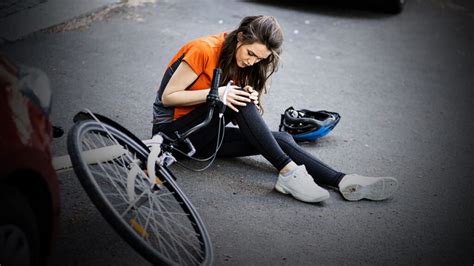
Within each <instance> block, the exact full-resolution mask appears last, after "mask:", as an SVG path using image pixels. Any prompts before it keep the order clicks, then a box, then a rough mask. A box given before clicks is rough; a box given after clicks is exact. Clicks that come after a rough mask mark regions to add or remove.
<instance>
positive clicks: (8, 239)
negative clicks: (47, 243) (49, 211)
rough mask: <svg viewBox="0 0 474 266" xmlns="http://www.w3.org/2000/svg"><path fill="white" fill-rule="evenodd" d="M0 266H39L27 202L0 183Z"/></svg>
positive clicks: (35, 230) (32, 218)
mask: <svg viewBox="0 0 474 266" xmlns="http://www.w3.org/2000/svg"><path fill="white" fill-rule="evenodd" d="M0 210H1V211H0V265H2V266H8V265H39V264H40V260H39V259H40V245H39V244H40V243H39V242H40V234H39V230H38V225H37V221H36V217H35V214H34V212H33V210H32V209H31V207H30V205H29V204H28V200H27V198H26V197H25V196H24V195H23V194H21V193H20V192H19V191H18V190H17V189H15V188H14V187H11V186H7V185H4V184H1V183H0Z"/></svg>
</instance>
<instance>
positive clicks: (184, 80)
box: [161, 61, 209, 106]
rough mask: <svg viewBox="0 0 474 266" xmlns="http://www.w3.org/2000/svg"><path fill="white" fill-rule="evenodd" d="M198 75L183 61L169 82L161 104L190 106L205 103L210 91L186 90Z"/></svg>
mask: <svg viewBox="0 0 474 266" xmlns="http://www.w3.org/2000/svg"><path fill="white" fill-rule="evenodd" d="M197 78H198V75H197V74H196V73H194V71H193V69H192V68H191V67H190V66H189V65H188V63H186V62H185V61H182V62H181V63H180V64H179V66H178V68H177V69H176V71H175V72H174V74H173V76H171V79H170V80H169V82H168V84H167V85H166V88H165V90H164V92H163V95H162V96H161V102H162V103H163V105H164V106H189V105H195V104H200V103H204V102H205V101H206V96H207V94H208V93H209V89H205V90H186V88H187V87H189V85H191V84H192V83H193V82H194V81H195V80H196V79H197Z"/></svg>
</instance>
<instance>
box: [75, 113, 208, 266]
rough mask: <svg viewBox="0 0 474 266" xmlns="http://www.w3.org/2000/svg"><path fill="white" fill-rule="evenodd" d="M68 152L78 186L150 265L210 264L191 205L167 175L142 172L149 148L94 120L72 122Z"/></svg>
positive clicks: (205, 236)
mask: <svg viewBox="0 0 474 266" xmlns="http://www.w3.org/2000/svg"><path fill="white" fill-rule="evenodd" d="M68 152H69V154H70V156H71V161H72V164H73V167H74V171H75V173H76V175H77V176H78V178H79V180H80V182H81V184H82V186H83V187H84V189H85V190H86V192H87V194H88V195H89V197H90V198H91V200H92V202H93V203H94V204H95V205H96V207H97V208H98V209H99V211H100V212H101V213H102V215H103V216H104V218H105V219H106V220H107V221H108V222H109V224H110V225H111V226H112V227H113V228H114V229H115V230H116V231H117V232H118V233H119V235H121V236H122V238H124V239H125V240H126V241H127V242H128V243H129V244H130V245H131V246H132V247H133V248H134V249H135V250H136V251H137V252H139V253H140V254H141V255H142V256H144V257H145V258H146V259H148V260H149V261H150V262H152V263H154V264H179V265H210V264H211V263H212V248H211V243H210V240H209V236H208V233H207V231H206V228H205V226H204V224H203V222H202V220H201V218H200V217H199V215H198V213H197V212H196V210H195V208H194V207H193V205H192V204H191V202H190V201H189V199H188V198H187V197H186V196H185V194H184V193H183V192H182V191H181V190H180V189H179V187H178V185H177V184H176V182H175V181H174V180H173V177H172V174H171V173H170V172H169V171H168V170H167V169H165V168H162V167H159V166H157V171H156V172H157V176H156V177H153V178H158V182H157V184H154V183H155V182H151V181H150V179H149V177H148V176H147V173H146V170H145V169H146V158H147V156H148V153H149V151H148V150H147V149H145V148H144V145H142V144H140V143H137V142H136V141H134V140H133V139H132V138H131V137H129V136H128V135H127V134H126V133H125V132H123V131H121V130H119V129H117V128H115V127H112V126H110V125H108V124H105V123H99V122H97V121H95V120H85V121H81V122H79V123H76V124H75V125H74V127H73V128H72V130H71V131H70V132H69V136H68Z"/></svg>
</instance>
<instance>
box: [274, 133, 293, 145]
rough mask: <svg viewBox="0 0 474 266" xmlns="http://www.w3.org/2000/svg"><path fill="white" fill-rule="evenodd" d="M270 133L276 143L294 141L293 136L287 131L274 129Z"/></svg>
mask: <svg viewBox="0 0 474 266" xmlns="http://www.w3.org/2000/svg"><path fill="white" fill-rule="evenodd" d="M272 134H273V136H274V137H275V139H276V140H277V142H278V143H282V142H283V143H287V144H290V143H296V142H295V140H294V139H293V137H292V136H291V135H290V134H289V133H288V132H282V131H274V132H272Z"/></svg>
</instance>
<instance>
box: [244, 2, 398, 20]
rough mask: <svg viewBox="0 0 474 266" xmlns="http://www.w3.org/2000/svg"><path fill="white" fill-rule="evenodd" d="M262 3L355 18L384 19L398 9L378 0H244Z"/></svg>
mask: <svg viewBox="0 0 474 266" xmlns="http://www.w3.org/2000/svg"><path fill="white" fill-rule="evenodd" d="M243 2H251V3H256V4H262V5H272V6H276V7H280V8H285V9H293V10H297V11H304V12H311V13H317V14H320V15H325V16H331V17H342V18H355V19H358V18H359V19H382V18H386V17H389V16H393V15H395V14H396V12H397V11H393V10H392V8H390V7H389V6H387V5H386V4H383V3H384V1H377V0H362V1H348V0H332V1H329V0H316V1H314V0H312V1H311V0H296V1H295V0H243Z"/></svg>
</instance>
